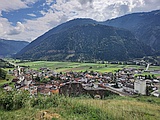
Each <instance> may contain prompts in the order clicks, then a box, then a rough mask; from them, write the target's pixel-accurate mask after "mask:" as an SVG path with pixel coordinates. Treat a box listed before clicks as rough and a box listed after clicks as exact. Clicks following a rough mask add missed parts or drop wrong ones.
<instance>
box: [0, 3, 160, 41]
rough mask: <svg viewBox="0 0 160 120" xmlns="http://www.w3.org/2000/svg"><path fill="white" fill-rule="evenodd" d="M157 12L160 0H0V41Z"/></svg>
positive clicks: (31, 38)
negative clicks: (69, 24) (75, 22)
mask: <svg viewBox="0 0 160 120" xmlns="http://www.w3.org/2000/svg"><path fill="white" fill-rule="evenodd" d="M158 9H160V0H0V38H2V39H10V40H21V41H29V42H31V41H33V40H35V39H36V38H37V37H39V36H40V35H42V34H44V33H45V32H47V31H48V30H50V29H52V28H54V27H55V26H57V25H59V24H61V23H64V22H66V21H69V20H71V19H75V18H91V19H94V20H97V21H105V20H108V19H112V18H115V17H119V16H122V15H125V14H130V13H135V12H148V11H153V10H158Z"/></svg>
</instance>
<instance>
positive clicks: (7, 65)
mask: <svg viewBox="0 0 160 120" xmlns="http://www.w3.org/2000/svg"><path fill="white" fill-rule="evenodd" d="M13 67H14V65H12V64H10V63H9V62H7V61H5V60H3V59H0V68H13Z"/></svg>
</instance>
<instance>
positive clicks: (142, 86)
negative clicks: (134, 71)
mask: <svg viewBox="0 0 160 120" xmlns="http://www.w3.org/2000/svg"><path fill="white" fill-rule="evenodd" d="M134 92H135V93H138V94H142V95H146V81H145V80H143V79H137V80H135V82H134Z"/></svg>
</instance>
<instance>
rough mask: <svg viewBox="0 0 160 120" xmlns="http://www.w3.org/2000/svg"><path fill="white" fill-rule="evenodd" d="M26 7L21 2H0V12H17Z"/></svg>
mask: <svg viewBox="0 0 160 120" xmlns="http://www.w3.org/2000/svg"><path fill="white" fill-rule="evenodd" d="M27 7H28V6H27V5H26V4H25V3H24V2H22V1H21V0H0V11H11V10H18V9H20V8H27Z"/></svg>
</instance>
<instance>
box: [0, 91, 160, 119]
mask: <svg viewBox="0 0 160 120" xmlns="http://www.w3.org/2000/svg"><path fill="white" fill-rule="evenodd" d="M0 95H1V96H0V102H1V105H0V120H13V119H16V120H159V118H160V114H159V113H160V99H159V98H154V97H143V96H139V97H138V98H130V97H120V96H109V97H108V98H106V99H105V100H96V99H92V98H89V97H87V98H86V97H84V96H81V97H78V98H69V97H64V96H59V95H51V96H48V97H47V96H46V97H44V96H40V95H39V96H37V97H36V98H34V97H28V96H27V94H26V93H23V92H20V93H17V92H12V93H10V94H5V93H0Z"/></svg>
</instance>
